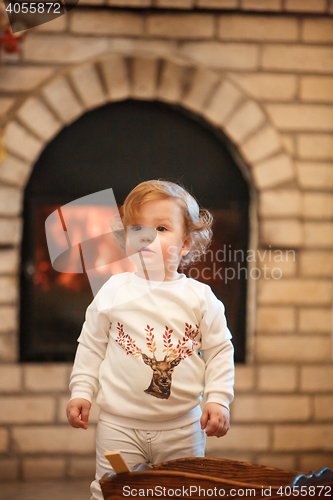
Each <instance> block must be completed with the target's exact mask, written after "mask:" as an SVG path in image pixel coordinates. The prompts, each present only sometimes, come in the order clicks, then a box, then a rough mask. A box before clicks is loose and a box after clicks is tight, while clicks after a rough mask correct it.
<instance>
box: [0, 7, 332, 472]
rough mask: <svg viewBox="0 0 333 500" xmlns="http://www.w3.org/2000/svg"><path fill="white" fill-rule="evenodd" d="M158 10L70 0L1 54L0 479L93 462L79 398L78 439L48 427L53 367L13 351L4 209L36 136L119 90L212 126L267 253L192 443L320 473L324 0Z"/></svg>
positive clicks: (325, 369) (325, 454)
mask: <svg viewBox="0 0 333 500" xmlns="http://www.w3.org/2000/svg"><path fill="white" fill-rule="evenodd" d="M81 3H82V2H80V5H81ZM86 3H87V4H88V3H89V2H86ZM98 3H100V4H101V5H102V2H94V4H98ZM168 4H169V5H171V3H170V1H168ZM173 4H174V5H173V10H170V11H168V10H164V9H163V7H165V5H166V3H165V2H164V1H163V0H159V1H157V2H155V4H154V5H155V7H156V8H154V9H153V8H148V9H147V7H151V1H150V0H140V1H139V0H131V1H130V0H122V1H121V0H117V1H116V0H109V1H108V5H109V6H111V7H107V6H105V7H104V8H103V9H98V10H97V9H94V8H93V7H89V5H87V6H85V7H82V8H79V7H77V8H75V9H74V10H72V11H71V12H70V14H69V15H68V16H66V17H65V16H63V17H60V18H58V19H57V20H56V21H53V22H50V23H47V24H45V25H42V26H39V27H38V28H36V29H33V30H30V31H29V33H28V35H27V38H26V41H25V42H24V48H23V52H22V54H21V55H6V54H3V64H2V66H1V67H0V115H1V123H2V124H3V125H5V138H6V144H7V148H8V156H7V158H6V160H5V161H4V162H3V163H2V164H0V359H1V365H0V476H1V478H2V479H14V478H18V477H21V478H24V479H33V478H37V477H38V478H41V477H62V476H67V477H79V476H85V477H87V476H89V475H92V473H93V469H94V464H93V462H94V424H95V422H96V419H97V409H96V408H95V409H94V411H93V415H92V422H91V423H92V425H91V426H90V429H89V430H88V431H86V432H85V433H83V431H79V430H75V429H72V428H70V427H69V426H68V424H67V423H66V417H65V407H66V403H67V400H68V390H67V385H68V377H69V373H70V366H69V365H67V364H57V365H55V364H46V365H30V364H29V365H28V364H19V363H18V336H17V316H18V300H19V288H18V269H19V245H20V239H21V230H22V221H21V218H20V214H21V208H22V198H23V189H24V186H25V183H26V181H27V179H28V177H29V174H30V172H31V169H32V168H33V164H34V162H35V161H36V158H37V157H38V155H39V154H40V152H41V151H42V150H43V148H44V147H45V146H46V144H47V143H48V142H49V141H50V140H51V139H52V137H54V136H55V135H56V134H57V133H58V132H59V131H60V130H61V129H62V128H63V127H64V126H65V125H67V124H69V123H72V122H73V121H74V120H76V119H77V118H78V117H79V116H80V115H82V114H83V113H84V112H85V111H87V110H89V109H93V108H96V107H98V106H101V105H103V104H104V103H106V102H110V101H117V100H122V99H126V98H127V97H133V98H137V99H146V100H150V99H156V98H157V99H161V100H163V101H164V102H170V103H177V104H180V105H182V106H184V107H186V108H188V109H190V110H192V111H194V112H196V113H198V114H200V115H201V116H203V117H204V118H205V119H206V120H208V121H209V122H210V123H212V124H213V125H215V126H216V127H219V128H220V129H221V130H223V132H224V133H225V134H226V135H227V136H228V137H229V139H230V140H231V141H232V142H233V143H234V145H235V147H236V149H237V151H238V155H239V156H240V157H241V158H242V162H241V163H242V165H243V164H244V165H245V166H244V165H243V168H245V170H246V175H247V176H248V178H249V182H250V183H251V186H252V187H253V190H254V192H255V193H256V195H255V196H253V201H252V203H253V212H254V215H253V217H252V221H251V224H252V225H251V227H252V236H253V238H252V248H253V249H255V250H257V249H258V250H259V255H260V257H258V258H257V262H256V263H255V264H254V265H255V266H256V267H258V268H259V269H261V270H262V271H263V270H264V266H266V267H268V268H269V267H270V266H271V267H272V259H271V257H270V254H269V252H268V250H270V249H273V250H278V251H280V256H281V259H280V261H279V262H277V263H276V264H274V267H279V268H281V270H282V277H281V278H280V279H272V278H270V279H264V277H263V274H262V278H261V279H259V280H256V279H250V280H249V321H248V346H247V350H248V356H247V359H248V361H247V363H246V364H245V365H239V366H237V368H236V397H235V401H234V403H233V405H232V413H231V414H232V429H231V430H230V432H229V434H228V436H226V437H225V438H223V439H222V440H217V439H209V442H208V445H207V450H208V453H209V454H210V455H213V456H223V457H230V458H236V459H241V460H249V461H253V462H260V463H265V464H267V465H274V466H278V467H279V466H281V467H286V468H293V469H294V468H295V469H304V470H310V469H319V468H320V467H322V466H330V467H333V461H332V448H333V445H332V443H333V439H332V438H333V366H332V337H331V330H332V327H331V325H332V271H333V265H332V262H333V259H332V250H333V227H332V215H333V195H332V187H333V141H332V130H333V85H332V83H333V48H332V39H333V35H332V34H333V20H332V18H331V17H330V12H332V2H327V1H321V0H315V1H314V0H302V1H300V0H286V1H283V2H282V1H280V0H271V1H270V2H267V1H265V2H264V1H262V0H242V1H241V0H239V1H237V0H219V1H217V0H197V1H196V2H195V1H192V0H177V2H176V1H175V2H173ZM113 6H116V7H119V6H120V7H124V6H125V7H128V8H127V9H124V10H122V9H120V8H116V9H114V8H113ZM130 6H132V7H137V8H135V9H134V10H131V9H130V8H129V7H130ZM178 7H181V10H179V11H178V10H176V9H177V8H178ZM159 8H161V9H160V10H159ZM263 9H265V11H264V12H263ZM257 220H258V224H257V222H256V221H257ZM290 251H292V253H290ZM288 252H289V253H288Z"/></svg>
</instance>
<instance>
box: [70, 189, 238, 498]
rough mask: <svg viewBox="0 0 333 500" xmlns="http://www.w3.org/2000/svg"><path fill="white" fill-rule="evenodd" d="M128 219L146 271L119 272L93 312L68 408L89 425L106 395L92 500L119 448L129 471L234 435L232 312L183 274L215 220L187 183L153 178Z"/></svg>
mask: <svg viewBox="0 0 333 500" xmlns="http://www.w3.org/2000/svg"><path fill="white" fill-rule="evenodd" d="M121 217H122V222H123V225H124V227H125V234H126V242H125V243H126V248H127V252H128V254H129V255H132V257H133V258H134V261H135V255H136V256H138V255H139V257H140V259H137V261H138V263H139V262H140V261H141V262H143V263H144V265H143V266H140V265H139V264H138V265H137V272H136V273H128V272H126V273H122V274H118V275H115V276H112V277H111V278H110V280H109V281H108V282H107V283H106V285H104V287H102V289H101V290H100V292H99V293H98V295H97V296H96V299H95V300H94V301H93V302H92V304H91V305H90V306H89V307H88V309H87V314H86V321H85V323H84V325H83V328H82V332H81V335H80V337H79V339H78V342H79V346H78V349H77V354H76V358H75V362H74V368H73V372H72V375H71V381H70V389H71V391H72V398H71V400H70V402H69V403H68V407H67V417H68V420H69V422H70V424H71V425H72V426H73V427H81V428H83V429H87V424H88V417H89V410H90V407H91V401H92V397H93V394H94V393H96V392H97V391H98V396H97V403H98V405H99V406H100V416H99V422H98V426H97V432H96V479H95V481H93V483H92V485H91V492H92V500H102V499H103V496H102V493H101V489H100V486H99V482H98V481H99V479H101V477H102V476H103V475H104V474H106V473H109V472H110V465H109V463H108V461H107V460H106V459H105V457H104V452H105V451H110V450H119V451H120V452H121V454H122V456H123V458H124V460H125V462H126V463H127V465H128V467H129V468H131V467H133V466H134V465H137V464H139V463H142V462H150V463H160V462H164V461H166V460H171V459H175V458H182V457H202V456H204V448H205V434H206V435H207V436H217V437H221V436H224V435H225V434H226V433H227V431H228V429H229V403H230V402H231V401H232V399H233V380H234V363H233V346H232V343H231V340H230V339H231V335H230V332H229V330H228V328H227V324H226V318H225V315H224V306H223V304H222V303H221V302H220V301H219V300H218V299H217V298H216V296H215V295H214V294H213V292H212V291H211V289H210V287H209V286H207V285H204V284H202V283H200V282H198V281H195V280H193V279H190V278H187V277H186V276H185V275H184V274H179V273H178V267H179V265H180V264H181V265H182V266H183V265H185V264H189V263H190V262H193V261H195V260H197V259H198V257H199V256H200V255H202V254H204V253H205V251H206V249H207V247H208V245H209V244H210V241H211V238H212V232H211V229H210V227H211V224H212V216H211V214H210V213H209V212H208V211H207V210H204V209H199V206H198V204H197V202H196V201H195V199H194V198H193V197H192V196H191V195H190V194H189V193H188V192H187V191H185V190H184V189H183V188H182V187H180V186H179V185H177V184H174V183H172V182H166V181H147V182H142V183H141V184H139V185H138V186H136V187H135V188H134V189H133V190H132V191H131V193H130V194H129V195H128V196H127V198H126V200H125V203H124V205H123V207H122V209H121ZM150 228H153V230H154V231H152V230H151V229H150ZM155 231H156V232H155ZM153 234H155V235H156V237H155V238H154V237H153V236H152V235H153ZM131 235H135V237H131ZM131 238H132V239H131ZM133 242H135V244H134V243H133ZM131 246H132V247H134V246H135V248H134V249H133V248H132V250H131ZM135 252H136V253H135ZM134 253H135V255H134ZM161 263H162V267H163V269H162V271H163V274H162V276H164V278H162V279H163V281H162V280H160V276H161ZM147 271H148V274H147ZM154 278H155V286H152V287H151V288H150V289H149V291H148V293H146V292H145V290H146V289H147V280H151V281H152V283H154ZM159 280H160V281H161V282H160V283H158V285H156V282H158V281H159ZM119 296H121V297H122V299H121V300H119ZM117 297H118V300H117ZM124 297H126V301H124V300H123V298H124ZM98 299H101V300H100V303H103V304H104V307H103V308H102V309H101V308H100V307H97V305H96V303H97V302H98ZM105 304H106V305H105ZM202 396H203V398H204V403H205V405H204V408H203V411H202V412H201V409H200V403H201V400H202ZM207 424H208V425H207ZM204 429H206V431H204Z"/></svg>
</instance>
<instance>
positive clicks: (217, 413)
mask: <svg viewBox="0 0 333 500" xmlns="http://www.w3.org/2000/svg"><path fill="white" fill-rule="evenodd" d="M208 421H209V426H208V428H207V429H206V427H207V423H208ZM200 423H201V429H206V434H207V436H216V437H222V436H225V435H226V433H227V432H228V430H229V427H230V416H229V410H228V409H227V408H225V407H224V406H222V405H220V404H218V403H207V404H206V405H205V407H204V409H203V412H202V416H201V419H200Z"/></svg>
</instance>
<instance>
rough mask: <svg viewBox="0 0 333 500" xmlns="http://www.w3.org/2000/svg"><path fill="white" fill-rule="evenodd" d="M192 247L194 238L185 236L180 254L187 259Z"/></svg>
mask: <svg viewBox="0 0 333 500" xmlns="http://www.w3.org/2000/svg"><path fill="white" fill-rule="evenodd" d="M191 247H192V238H191V236H190V235H187V236H185V239H184V243H183V246H182V249H181V252H180V254H181V255H182V256H183V257H185V255H187V254H188V253H189V251H190V250H191Z"/></svg>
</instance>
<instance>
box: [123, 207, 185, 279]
mask: <svg viewBox="0 0 333 500" xmlns="http://www.w3.org/2000/svg"><path fill="white" fill-rule="evenodd" d="M150 228H153V229H154V230H155V231H156V232H157V237H158V241H157V239H156V237H155V236H156V233H155V231H150ZM128 231H129V235H128V236H129V241H130V242H131V245H130V246H131V249H130V251H131V253H134V252H135V251H136V252H138V251H141V255H142V257H143V259H144V262H145V265H146V267H147V269H148V270H149V269H154V266H158V263H159V262H161V259H160V258H158V254H160V253H162V259H163V264H164V272H165V279H166V280H168V279H172V278H174V277H176V275H177V269H178V266H179V263H180V260H181V258H182V255H186V254H187V253H188V252H189V250H190V248H191V239H190V237H189V236H187V235H186V234H185V221H184V215H183V210H182V208H181V207H180V205H179V204H178V203H177V201H175V200H171V199H165V200H153V201H147V202H146V203H143V204H142V205H141V207H140V210H139V212H138V215H137V218H136V220H135V221H134V222H133V226H132V227H131V228H129V229H128Z"/></svg>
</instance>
